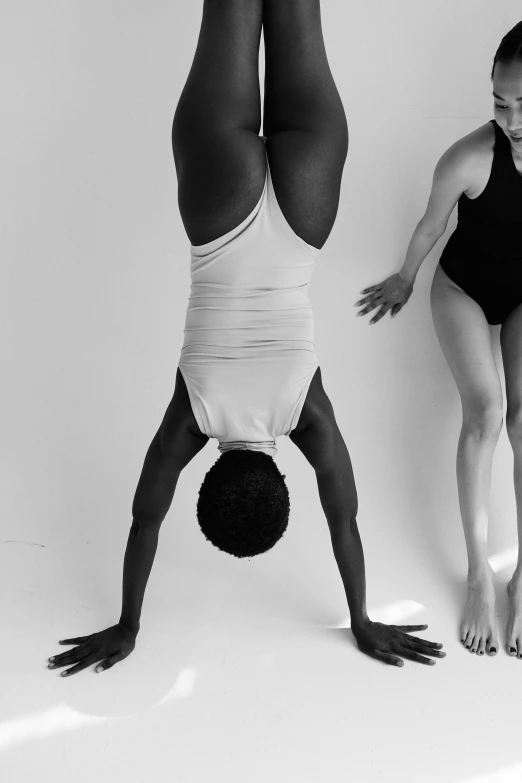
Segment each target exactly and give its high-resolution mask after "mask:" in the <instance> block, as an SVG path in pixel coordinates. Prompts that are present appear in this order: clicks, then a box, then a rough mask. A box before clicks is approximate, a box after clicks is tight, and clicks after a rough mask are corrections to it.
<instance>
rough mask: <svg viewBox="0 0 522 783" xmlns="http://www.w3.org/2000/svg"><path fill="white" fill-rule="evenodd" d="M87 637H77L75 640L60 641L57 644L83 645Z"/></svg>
mask: <svg viewBox="0 0 522 783" xmlns="http://www.w3.org/2000/svg"><path fill="white" fill-rule="evenodd" d="M87 639H89V636H77V637H76V638H75V639H60V641H59V642H58V644H83V643H84V642H86V641H87Z"/></svg>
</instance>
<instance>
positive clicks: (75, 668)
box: [61, 653, 100, 677]
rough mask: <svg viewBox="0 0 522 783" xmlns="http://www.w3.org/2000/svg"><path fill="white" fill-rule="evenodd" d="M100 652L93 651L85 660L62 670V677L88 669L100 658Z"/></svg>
mask: <svg viewBox="0 0 522 783" xmlns="http://www.w3.org/2000/svg"><path fill="white" fill-rule="evenodd" d="M99 657H100V656H99V654H96V653H92V654H91V655H89V656H88V657H87V658H86V659H85V660H84V661H81V662H80V663H78V664H77V665H76V666H73V667H72V668H71V669H66V670H65V671H63V672H62V674H61V676H62V677H70V675H71V674H78V672H81V671H83V669H86V668H87V667H88V666H90V665H91V663H95V661H97V660H98V659H99Z"/></svg>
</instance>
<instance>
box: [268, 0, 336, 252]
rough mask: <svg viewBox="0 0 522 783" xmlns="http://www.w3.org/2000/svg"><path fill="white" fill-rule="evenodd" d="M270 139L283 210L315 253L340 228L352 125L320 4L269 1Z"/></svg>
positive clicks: (316, 0) (270, 159)
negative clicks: (331, 57) (329, 52)
mask: <svg viewBox="0 0 522 783" xmlns="http://www.w3.org/2000/svg"><path fill="white" fill-rule="evenodd" d="M263 32H264V39H265V54H266V69H265V95H264V117H263V133H264V134H265V136H266V137H267V142H266V150H267V157H268V162H269V165H270V172H271V175H272V180H273V182H274V190H275V192H276V196H277V200H278V202H279V206H280V207H281V210H282V212H283V214H284V216H285V218H286V219H287V221H288V223H289V224H290V226H291V227H292V229H293V230H294V231H295V232H296V234H297V235H298V236H300V237H301V238H302V239H304V240H305V241H306V242H308V243H309V244H311V245H314V246H315V247H322V246H323V244H324V243H325V242H326V240H327V238H328V236H329V234H330V231H331V229H332V227H333V224H334V222H335V217H336V215H337V209H338V204H339V194H340V188H341V178H342V172H343V168H344V163H345V160H346V155H347V151H348V127H347V123H346V115H345V112H344V108H343V104H342V101H341V97H340V95H339V92H338V90H337V87H336V84H335V81H334V78H333V75H332V72H331V70H330V66H329V63H328V59H327V55H326V47H325V42H324V39H323V33H322V26H321V15H320V4H319V0H300V2H295V1H293V0H264V16H263Z"/></svg>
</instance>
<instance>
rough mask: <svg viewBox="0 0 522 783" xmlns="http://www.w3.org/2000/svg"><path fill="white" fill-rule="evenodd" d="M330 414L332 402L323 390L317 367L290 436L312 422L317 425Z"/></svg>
mask: <svg viewBox="0 0 522 783" xmlns="http://www.w3.org/2000/svg"><path fill="white" fill-rule="evenodd" d="M332 416H333V407H332V403H331V402H330V398H329V397H328V395H327V394H326V392H325V390H324V387H323V379H322V376H321V368H320V367H318V368H317V370H316V371H315V374H314V377H313V378H312V382H311V383H310V386H309V387H308V394H307V395H306V400H305V402H304V405H303V408H302V410H301V415H300V416H299V421H298V422H297V425H296V427H295V428H294V429H293V430H292V432H291V433H290V437H291V438H292V436H295V435H298V434H299V433H300V432H302V431H303V430H304V429H306V428H308V427H310V426H311V425H312V424H313V425H317V424H318V423H320V422H323V421H325V420H327V419H328V418H330V417H332Z"/></svg>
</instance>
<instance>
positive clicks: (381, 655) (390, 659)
mask: <svg viewBox="0 0 522 783" xmlns="http://www.w3.org/2000/svg"><path fill="white" fill-rule="evenodd" d="M368 654H369V655H371V657H372V658H377V660H379V661H383V663H389V664H390V665H391V666H404V661H403V660H402V658H399V656H398V655H392V654H391V653H388V652H383V651H382V650H373V652H370V653H368Z"/></svg>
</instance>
